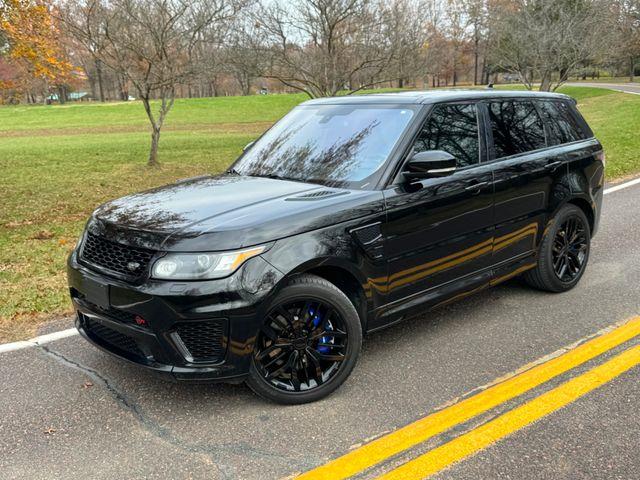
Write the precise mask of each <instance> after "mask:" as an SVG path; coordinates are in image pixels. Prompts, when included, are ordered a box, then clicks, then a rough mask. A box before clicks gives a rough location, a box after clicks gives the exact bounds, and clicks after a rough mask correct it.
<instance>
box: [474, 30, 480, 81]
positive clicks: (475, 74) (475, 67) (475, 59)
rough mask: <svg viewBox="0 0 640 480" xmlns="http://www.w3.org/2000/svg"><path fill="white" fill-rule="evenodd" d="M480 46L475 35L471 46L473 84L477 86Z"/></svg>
mask: <svg viewBox="0 0 640 480" xmlns="http://www.w3.org/2000/svg"><path fill="white" fill-rule="evenodd" d="M479 44H480V40H479V39H478V35H477V33H476V35H475V38H474V46H473V84H474V85H478V59H479V52H478V47H479Z"/></svg>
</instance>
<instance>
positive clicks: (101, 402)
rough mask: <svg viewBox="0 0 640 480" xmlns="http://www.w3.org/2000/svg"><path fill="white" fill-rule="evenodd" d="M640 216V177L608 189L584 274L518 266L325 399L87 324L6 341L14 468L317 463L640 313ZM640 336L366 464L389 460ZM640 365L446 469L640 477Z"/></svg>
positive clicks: (223, 472)
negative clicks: (239, 380) (288, 402)
mask: <svg viewBox="0 0 640 480" xmlns="http://www.w3.org/2000/svg"><path fill="white" fill-rule="evenodd" d="M639 222H640V184H637V185H635V186H632V187H629V188H626V189H623V190H619V191H616V192H612V193H611V194H608V195H607V196H606V197H605V207H604V212H603V218H602V222H601V227H600V231H599V233H598V235H597V236H596V237H595V239H594V242H593V246H592V253H591V255H592V256H591V260H590V264H589V266H588V269H587V272H586V274H585V276H584V277H583V279H582V281H581V283H580V284H579V286H578V287H577V288H575V289H574V290H572V291H570V292H567V293H565V294H559V295H553V294H545V293H541V292H537V291H533V290H531V289H529V288H527V287H525V286H523V285H522V284H520V283H519V282H518V281H516V280H514V281H511V282H509V283H506V284H503V285H501V286H499V287H496V288H494V289H492V290H488V291H485V292H482V293H479V294H477V295H475V296H473V297H470V298H467V299H466V300H463V301H461V302H459V303H457V304H453V305H450V306H448V307H444V308H441V309H439V310H437V311H435V312H432V313H429V314H426V315H424V317H423V318H419V319H414V320H411V321H408V322H405V323H403V324H400V325H398V326H396V327H393V328H391V329H388V330H386V331H383V332H380V333H377V334H374V335H371V336H369V337H367V338H366V339H365V343H364V350H363V354H362V357H361V359H360V361H359V363H358V365H357V367H356V369H355V371H354V372H353V374H352V376H351V377H350V379H349V380H348V381H347V382H346V383H345V385H344V386H342V387H341V388H340V389H339V390H338V391H336V392H335V393H334V394H333V395H332V396H330V397H329V398H328V399H326V400H323V401H320V402H317V403H314V404H310V405H303V406H295V407H282V406H277V405H273V404H269V403H265V402H264V401H262V400H260V399H259V398H257V397H256V396H254V395H253V394H252V393H251V392H250V391H249V390H248V389H247V388H245V387H244V386H226V385H208V386H207V385H200V386H197V385H185V384H173V383H167V382H166V381H163V380H161V379H158V378H157V377H156V376H154V375H152V374H150V373H147V372H146V371H144V370H141V369H139V368H137V367H136V366H132V365H128V364H124V363H123V362H120V361H117V360H116V359H114V358H112V357H110V356H108V355H106V354H104V353H102V352H100V351H98V350H97V349H95V348H93V347H91V346H90V345H88V344H87V343H86V342H85V341H84V340H82V339H81V338H80V337H78V336H72V337H69V338H65V339H62V340H58V341H56V342H53V343H49V344H47V345H43V346H39V347H31V348H25V349H21V350H17V351H12V352H5V353H0V478H2V479H5V480H9V479H18V478H19V479H39V478H47V479H51V478H65V479H76V478H92V479H121V478H130V479H134V478H136V479H137V478H145V479H146V478H194V479H196V478H207V479H270V478H273V479H278V478H284V477H290V476H293V475H294V474H296V473H299V472H303V471H306V470H309V469H313V468H315V467H317V466H320V465H322V464H324V463H326V462H327V461H329V460H331V459H334V458H336V457H340V456H341V455H343V454H344V453H346V452H348V451H349V450H350V449H351V448H354V446H358V445H361V444H363V443H366V442H368V441H370V440H371V439H373V438H376V437H379V436H381V435H384V434H388V433H389V432H393V431H394V430H396V429H397V428H399V427H402V426H404V425H407V424H410V423H412V422H414V421H416V420H417V419H419V418H421V417H424V416H426V415H429V414H431V413H432V412H434V411H435V410H436V409H438V408H439V407H440V406H442V405H445V404H448V405H451V404H454V405H455V404H456V402H459V400H460V398H461V397H463V396H465V395H466V394H467V393H468V392H472V391H473V392H475V393H477V392H483V390H484V389H486V387H482V386H485V385H487V384H490V383H492V382H493V381H494V380H496V379H498V378H500V377H503V376H505V375H508V374H510V372H514V371H516V370H517V369H519V368H520V367H522V366H523V365H527V364H529V363H530V362H534V361H536V360H537V359H540V358H542V357H545V356H548V355H549V354H551V353H552V352H556V351H558V350H559V349H563V348H564V347H566V346H568V345H571V344H573V343H574V342H577V341H579V340H581V339H584V338H586V337H589V336H591V335H593V334H595V333H596V332H598V331H599V330H601V329H603V328H605V327H607V326H610V325H612V324H615V323H616V322H620V321H622V320H624V319H629V318H631V317H634V316H637V315H638V314H640V282H638V279H640V228H639ZM638 344H640V339H638V338H637V337H634V338H632V339H631V340H629V341H628V342H626V343H625V344H623V345H620V346H618V347H617V348H613V349H611V350H608V351H607V352H605V353H604V354H603V356H602V357H598V358H597V359H594V360H593V361H591V362H587V363H585V364H583V365H580V366H578V367H577V368H575V369H573V370H571V371H568V372H566V373H565V374H563V375H561V376H559V377H557V378H554V379H553V380H551V381H550V382H547V383H545V384H543V385H541V386H540V387H538V388H536V389H534V390H532V391H530V392H528V393H526V394H525V395H524V396H522V397H518V398H515V399H512V400H510V401H507V402H505V403H503V404H501V405H499V406H498V407H496V408H495V409H493V410H491V411H488V412H486V414H484V415H480V416H478V417H477V418H474V419H472V420H471V421H470V422H466V423H463V424H460V425H458V426H456V427H455V428H453V429H451V430H448V431H446V432H444V433H443V434H442V435H439V436H437V437H435V438H432V439H431V440H429V441H428V442H426V443H423V444H420V445H418V446H417V447H415V448H414V449H412V450H411V451H408V452H406V453H405V454H403V455H400V456H398V457H394V458H391V459H388V460H387V461H385V462H383V463H382V464H380V465H379V467H378V468H377V469H375V470H371V471H367V472H364V473H362V474H361V475H360V476H358V477H357V478H371V477H375V476H376V475H378V474H380V473H385V472H390V471H392V470H393V469H394V468H396V467H397V466H398V465H400V464H402V463H404V462H406V461H407V460H409V459H411V458H414V457H416V456H418V455H420V454H422V453H424V452H426V451H428V450H429V449H432V448H435V447H437V446H439V445H444V444H447V442H450V441H452V440H455V439H456V438H458V437H460V436H461V435H463V434H465V432H469V431H473V429H474V428H476V427H478V425H481V424H483V423H486V422H489V421H491V420H492V419H495V418H497V417H498V416H500V415H501V414H503V413H505V412H509V411H510V410H511V409H513V408H515V407H516V406H518V405H521V404H523V403H525V402H528V401H529V400H534V399H535V398H536V397H538V396H539V395H540V394H541V391H549V390H550V389H552V388H554V387H556V386H558V385H561V384H562V383H563V382H565V381H568V380H570V379H571V378H575V377H578V376H580V375H582V374H584V373H585V372H588V371H589V370H590V369H591V368H593V367H594V366H597V365H600V364H602V363H603V362H604V361H607V360H609V359H611V358H613V357H615V355H617V354H620V353H621V352H623V351H625V350H626V349H628V348H631V347H633V346H635V345H638ZM569 351H570V350H569ZM639 374H640V367H632V368H630V369H629V370H627V371H626V372H624V373H622V374H620V375H619V376H616V377H615V378H614V379H612V380H611V381H609V382H606V383H604V384H603V385H601V386H600V387H599V388H597V389H595V390H593V391H590V392H588V393H586V394H585V395H584V396H581V397H580V398H578V399H576V400H575V401H573V402H571V403H569V404H568V405H566V406H564V407H563V408H561V409H559V410H557V411H555V412H551V413H549V414H548V415H546V416H543V417H542V418H540V419H539V420H538V421H537V422H535V423H533V424H532V425H529V426H525V427H524V428H519V429H515V431H513V432H512V433H509V434H508V435H506V436H505V437H504V438H502V439H501V440H499V441H497V443H494V444H493V445H488V446H487V448H484V449H480V451H478V452H476V453H475V455H473V456H469V457H468V458H465V459H464V460H462V461H461V462H459V463H456V464H454V465H452V466H450V467H449V468H447V469H445V470H442V471H440V472H439V473H438V474H437V476H436V478H439V479H445V478H446V479H450V478H451V479H477V478H483V479H490V478H505V479H511V478H513V479H547V478H554V479H557V478H567V479H569V478H571V479H576V478H589V479H592V478H603V479H605V478H606V479H612V478H620V479H632V478H639V475H640V474H639V473H638V472H639V471H640V456H638V445H639V444H640V419H639V418H640V417H639V416H638V411H639V407H640V400H639V398H640V384H639V382H638V375H639Z"/></svg>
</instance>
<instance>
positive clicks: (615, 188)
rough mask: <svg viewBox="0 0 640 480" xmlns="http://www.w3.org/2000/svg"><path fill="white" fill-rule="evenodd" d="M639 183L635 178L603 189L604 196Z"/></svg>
mask: <svg viewBox="0 0 640 480" xmlns="http://www.w3.org/2000/svg"><path fill="white" fill-rule="evenodd" d="M639 95H640V94H639ZM639 183H640V178H635V179H633V180H629V181H628V182H623V183H621V184H619V185H614V186H613V187H609V188H605V190H604V194H605V195H607V194H608V193H613V192H617V191H618V190H622V189H623V188H628V187H633V186H634V185H637V184H639Z"/></svg>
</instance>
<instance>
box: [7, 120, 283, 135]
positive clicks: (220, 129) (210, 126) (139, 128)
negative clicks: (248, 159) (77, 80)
mask: <svg viewBox="0 0 640 480" xmlns="http://www.w3.org/2000/svg"><path fill="white" fill-rule="evenodd" d="M271 125H273V122H250V123H205V124H202V123H198V124H185V125H167V126H165V127H164V128H163V132H203V133H237V134H255V133H262V132H264V131H265V130H266V129H268V128H269V127H271ZM149 131H150V130H149V126H147V125H106V126H104V125H101V126H96V127H81V128H79V127H65V128H42V129H35V130H5V131H0V138H2V137H5V138H23V137H61V136H75V135H100V134H112V133H136V132H141V133H148V132H149Z"/></svg>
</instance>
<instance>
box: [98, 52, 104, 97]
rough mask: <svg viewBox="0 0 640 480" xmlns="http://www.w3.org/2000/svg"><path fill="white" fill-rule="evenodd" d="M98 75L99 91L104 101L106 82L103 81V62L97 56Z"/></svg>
mask: <svg viewBox="0 0 640 480" xmlns="http://www.w3.org/2000/svg"><path fill="white" fill-rule="evenodd" d="M96 76H97V77H98V92H99V93H100V101H101V102H104V83H103V81H102V62H101V61H100V60H99V59H97V58H96Z"/></svg>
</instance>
